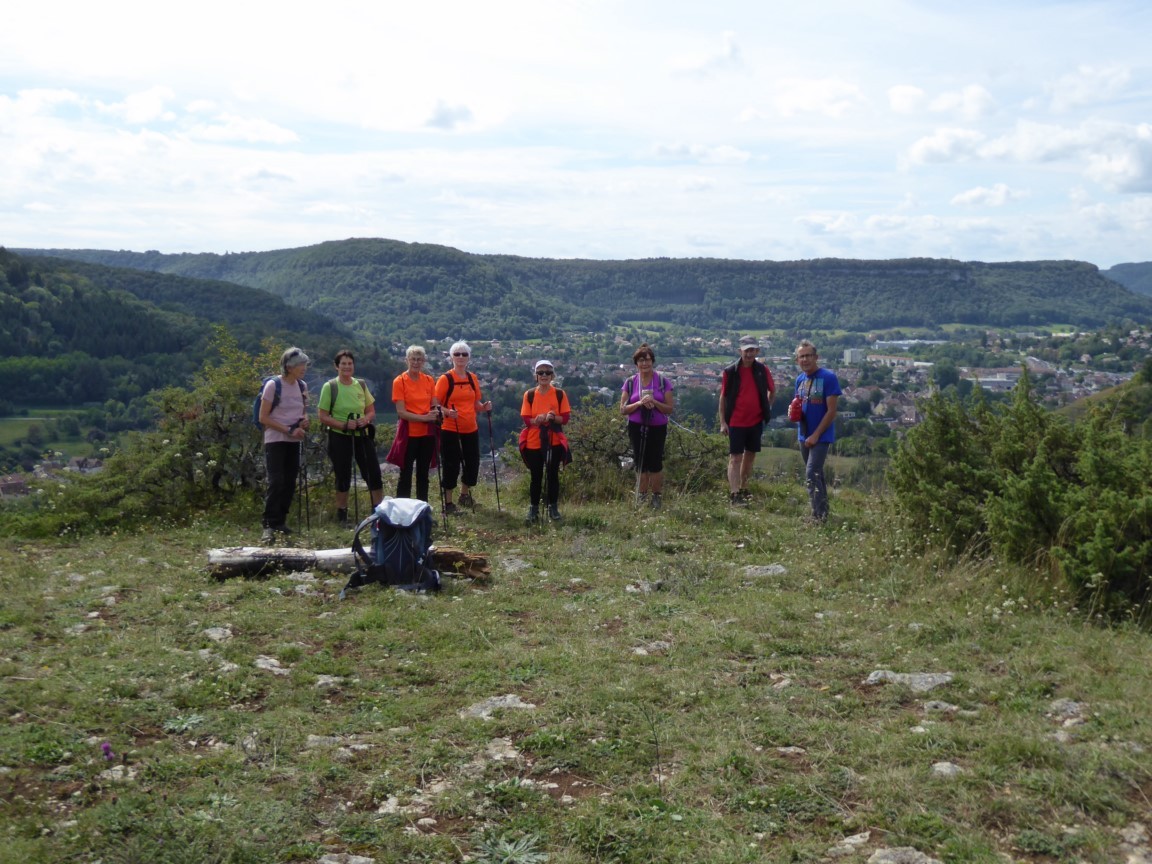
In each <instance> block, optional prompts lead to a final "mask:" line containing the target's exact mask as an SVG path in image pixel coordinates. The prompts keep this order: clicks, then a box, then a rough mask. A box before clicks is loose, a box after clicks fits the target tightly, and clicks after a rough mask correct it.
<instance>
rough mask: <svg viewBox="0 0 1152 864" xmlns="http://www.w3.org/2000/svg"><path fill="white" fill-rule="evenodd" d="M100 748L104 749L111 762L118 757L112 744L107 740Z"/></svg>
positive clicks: (105, 755) (106, 757)
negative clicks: (113, 750)
mask: <svg viewBox="0 0 1152 864" xmlns="http://www.w3.org/2000/svg"><path fill="white" fill-rule="evenodd" d="M100 749H101V750H102V751H104V758H105V759H107V760H108V761H109V762H111V761H112V760H113V759H115V758H116V754H115V753H113V752H112V745H111V744H109V743H108V742H107V741H105V742H104V743H103V744H101V745H100Z"/></svg>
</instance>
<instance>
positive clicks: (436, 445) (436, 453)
mask: <svg viewBox="0 0 1152 864" xmlns="http://www.w3.org/2000/svg"><path fill="white" fill-rule="evenodd" d="M437 413H439V414H440V419H441V420H443V419H444V414H443V413H442V412H440V411H439V409H437ZM432 441H433V448H432V458H433V459H435V460H436V485H437V486H438V487H439V488H440V512H441V513H443V514H444V530H445V531H447V530H448V499H447V498H446V497H445V495H444V486H443V485H441V483H440V456H441V451H440V426H439V424H437V425H436V428H435V429H433V430H432Z"/></svg>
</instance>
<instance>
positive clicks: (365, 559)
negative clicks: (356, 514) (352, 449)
mask: <svg viewBox="0 0 1152 864" xmlns="http://www.w3.org/2000/svg"><path fill="white" fill-rule="evenodd" d="M365 528H371V532H372V547H371V554H369V553H368V551H367V550H366V549H365V548H364V544H363V543H361V542H360V532H361V531H363V530H364V529H365ZM352 554H353V556H354V557H355V559H356V572H355V573H353V574H352V578H350V579H349V580H348V584H347V585H345V586H344V589H343V590H342V591H341V592H340V599H344V595H345V593H346V592H347V591H348V589H349V588H359V587H360V586H362V585H367V584H369V583H371V582H379V583H380V584H381V585H391V586H394V587H396V588H400V589H402V590H404V591H439V590H440V574H439V573H438V572H437V571H436V570H434V569H432V566H431V561H432V508H431V507H429V506H428V503H427V502H426V501H419V500H417V499H415V498H385V499H384V500H383V501H381V502H380V503H379V504H377V505H376V509H375V510H374V511H373V512H372V514H371V515H370V516H369V517H368V518H367V519H365V520H364V521H363V522H361V523H360V524H359V525H358V526H357V527H356V533H355V534H354V535H353V536H352Z"/></svg>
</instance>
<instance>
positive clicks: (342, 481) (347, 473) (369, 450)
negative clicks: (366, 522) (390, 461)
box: [328, 429, 384, 492]
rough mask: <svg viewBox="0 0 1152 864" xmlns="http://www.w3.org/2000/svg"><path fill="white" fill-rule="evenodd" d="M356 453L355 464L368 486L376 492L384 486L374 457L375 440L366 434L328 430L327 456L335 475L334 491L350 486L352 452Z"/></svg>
mask: <svg viewBox="0 0 1152 864" xmlns="http://www.w3.org/2000/svg"><path fill="white" fill-rule="evenodd" d="M353 451H355V453H356V466H357V467H358V468H359V469H360V476H361V477H363V478H364V482H365V483H366V484H367V485H368V488H369V489H370V490H371V491H373V492H376V491H378V490H380V489H383V488H384V481H383V479H382V478H381V476H380V460H379V459H377V458H376V442H375V441H373V440H372V439H370V438H369V437H368V436H367V435H366V434H361V435H343V434H341V433H340V432H336V431H334V430H332V429H329V430H328V458H329V459H331V460H332V473H333V474H335V475H336V491H337V492H347V491H348V490H349V488H351V486H352V453H353Z"/></svg>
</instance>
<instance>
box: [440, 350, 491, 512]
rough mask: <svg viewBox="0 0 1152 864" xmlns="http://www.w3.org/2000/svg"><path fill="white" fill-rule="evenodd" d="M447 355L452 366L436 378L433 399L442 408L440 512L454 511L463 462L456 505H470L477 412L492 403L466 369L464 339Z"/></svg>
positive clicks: (477, 446) (474, 477) (475, 476)
mask: <svg viewBox="0 0 1152 864" xmlns="http://www.w3.org/2000/svg"><path fill="white" fill-rule="evenodd" d="M448 354H449V357H450V359H451V360H452V368H451V369H450V370H449V371H448V372H445V373H444V374H443V375H441V376H440V378H439V379H438V380H437V381H436V401H437V402H439V403H440V405H442V406H443V408H444V425H443V426H441V427H440V455H441V457H442V458H443V462H444V466H443V471H442V473H441V476H440V488H441V489H443V490H444V512H445V513H448V514H452V513H455V512H456V505H455V504H454V503H453V502H452V495H453V493H454V491H455V489H456V478H457V477H459V476H460V468H461V465H463V468H464V476H463V477H462V478H461V483H460V506H461V507H473V506H475V505H474V502H473V500H472V488H473V487H474V486H475V485H476V481H477V479H478V478H479V476H480V425H479V423H477V422H476V415H477V413H479V412H486V411H491V410H492V403H491V402H485V401H483V396H482V394H481V393H480V380H479V379H478V378H477V377H476V376H475V375H473V374H472V373H471V372H469V371H468V361H469V359H471V357H472V349H471V348H470V347H468V343H467V342H463V341H461V342H457V343H456V344H454V345H453V346H452V347H451V348H450V349H448Z"/></svg>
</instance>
